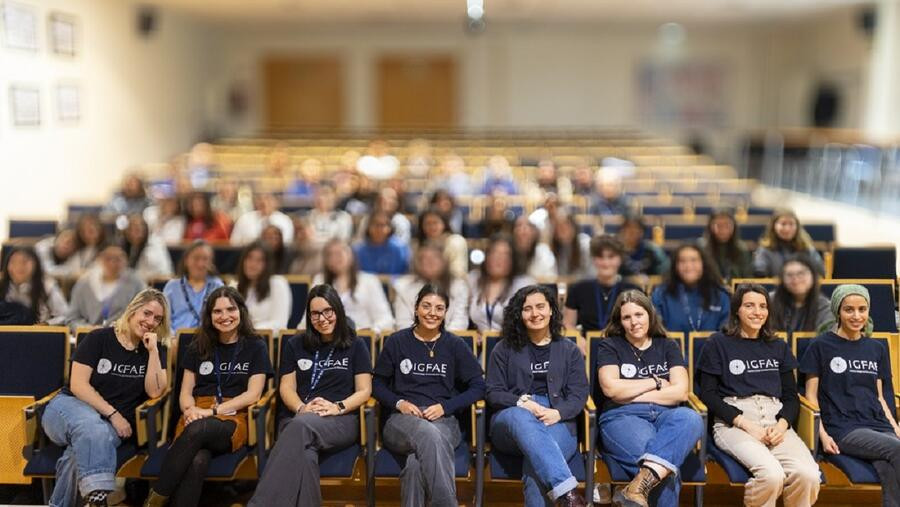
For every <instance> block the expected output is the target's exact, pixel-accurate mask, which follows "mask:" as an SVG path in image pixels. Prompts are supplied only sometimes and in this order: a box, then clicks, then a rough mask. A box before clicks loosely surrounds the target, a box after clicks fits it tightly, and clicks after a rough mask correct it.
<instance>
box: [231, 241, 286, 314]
mask: <svg viewBox="0 0 900 507" xmlns="http://www.w3.org/2000/svg"><path fill="white" fill-rule="evenodd" d="M274 267H275V266H274V263H273V259H272V255H271V252H269V250H268V248H266V246H265V245H264V244H263V242H261V241H254V242H253V243H250V244H249V245H247V246H246V247H245V248H244V251H243V252H241V258H240V260H239V261H238V272H237V280H236V281H233V282H232V283H231V285H232V287H236V288H237V290H238V292H240V293H241V296H242V297H243V298H244V301H245V302H246V303H247V310H249V312H250V319H251V320H252V321H253V327H254V329H271V330H278V329H284V328H286V327H287V323H288V319H289V318H290V316H291V299H292V297H291V287H290V285H289V284H288V281H287V279H285V278H284V277H283V276H281V275H278V274H276V273H275V271H274Z"/></svg>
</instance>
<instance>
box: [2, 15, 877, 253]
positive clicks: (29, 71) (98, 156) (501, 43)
mask: <svg viewBox="0 0 900 507" xmlns="http://www.w3.org/2000/svg"><path fill="white" fill-rule="evenodd" d="M24 1H26V2H27V3H29V4H31V5H37V6H38V10H39V15H40V16H41V19H42V24H41V30H42V31H41V41H40V42H41V49H40V50H39V51H38V52H37V54H29V53H22V52H21V51H13V50H9V49H6V48H4V47H2V45H0V172H2V174H3V176H4V178H11V179H12V180H14V181H16V184H15V185H8V184H3V185H0V238H4V237H5V236H6V226H7V218H8V217H9V216H11V215H12V216H26V217H27V216H33V217H48V216H49V217H60V218H61V217H62V215H63V211H64V208H65V204H66V203H67V202H102V201H105V200H106V198H107V196H108V195H109V194H110V193H111V192H112V191H113V188H114V187H115V186H116V184H117V183H118V182H119V181H120V178H121V176H122V174H123V172H125V171H126V170H127V169H128V168H129V167H132V166H134V165H136V164H144V163H148V162H164V161H166V160H167V159H168V158H169V157H171V156H172V155H173V154H175V153H178V152H180V151H184V150H186V149H188V148H189V146H190V145H191V144H192V143H194V142H196V141H197V140H200V139H201V138H203V137H204V136H205V135H207V134H218V135H235V134H247V133H252V132H254V131H255V130H256V129H258V128H259V127H261V126H262V122H263V118H262V116H263V104H264V102H263V97H262V89H263V87H262V82H261V76H262V72H261V68H262V61H263V60H264V59H265V57H266V56H268V55H271V54H290V55H296V54H307V55H322V54H325V55H337V56H338V58H339V60H340V61H341V65H342V70H343V75H344V79H343V83H344V84H343V88H344V89H343V91H342V93H343V98H344V109H343V110H344V118H343V122H344V125H346V126H369V125H373V124H375V123H376V121H377V118H376V107H377V105H376V100H377V99H376V95H377V92H376V90H375V83H376V82H377V72H376V69H377V61H378V58H379V57H380V56H382V55H385V54H429V53H430V54H449V55H452V56H453V57H454V58H455V59H456V62H457V72H456V75H457V81H458V82H457V91H458V95H457V96H458V100H457V104H458V112H457V113H458V114H457V118H458V119H459V125H460V126H461V127H487V126H498V127H565V126H576V127H578V126H622V125H641V121H642V120H641V118H640V117H639V114H638V112H637V108H636V93H637V92H636V91H635V74H636V69H637V67H638V66H639V65H641V64H642V63H643V62H646V61H648V60H654V59H655V60H666V59H675V60H678V59H683V60H687V61H702V62H715V63H720V64H722V65H723V66H724V68H725V69H727V76H728V77H727V79H726V81H725V88H724V89H725V98H726V113H727V123H726V125H725V126H724V127H723V128H720V129H716V132H715V135H711V136H710V138H709V141H710V145H711V148H712V149H713V154H714V155H715V156H716V157H717V158H718V159H719V160H721V161H726V162H728V161H731V160H733V155H734V152H733V150H732V148H733V146H734V141H735V140H736V139H737V138H738V137H739V136H740V135H741V133H742V132H744V131H745V130H746V129H757V128H763V127H768V126H774V125H789V126H804V125H806V124H807V123H806V122H807V117H808V108H809V103H810V102H809V100H810V96H811V91H812V89H813V84H814V83H815V82H816V80H818V79H820V78H821V77H823V76H824V77H831V78H836V79H839V80H840V81H841V82H842V83H843V84H842V86H846V88H847V90H848V92H849V95H850V97H849V99H848V102H847V105H848V107H847V108H846V109H845V110H844V111H843V113H842V115H841V117H840V122H841V126H844V127H849V128H853V127H859V126H861V125H862V118H861V113H860V111H861V110H864V107H863V105H864V101H865V97H864V96H863V93H862V90H865V89H866V77H867V73H868V51H869V47H868V44H867V43H866V41H865V40H864V38H863V37H862V36H861V35H860V33H859V32H858V31H857V30H856V28H855V26H854V20H855V11H853V10H846V9H845V10H837V11H833V12H829V13H824V14H821V15H818V16H816V17H813V18H805V19H800V20H793V21H789V22H777V23H776V22H756V23H752V24H747V23H737V24H735V23H727V24H724V25H721V24H712V23H704V24H687V25H686V27H687V37H686V39H685V42H684V44H683V45H682V46H681V47H680V48H678V49H676V50H671V49H668V50H667V49H664V48H663V47H662V46H661V45H660V44H659V42H658V37H657V23H652V24H651V23H645V22H629V23H609V22H607V23H595V24H591V25H586V24H581V25H546V26H540V25H538V24H521V23H518V24H502V23H495V24H490V25H489V26H488V30H487V31H486V32H485V33H483V34H481V35H478V36H470V35H467V34H465V33H463V31H462V29H461V23H462V22H461V21H460V22H458V23H456V22H455V23H452V24H442V25H415V24H397V25H394V24H380V25H377V26H362V25H351V26H343V27H341V26H308V25H299V26H284V25H281V26H259V25H257V26H252V25H251V26H243V25H235V24H228V23H217V22H213V21H205V20H203V21H201V20H198V19H195V18H192V17H190V16H188V15H186V14H183V13H180V12H178V11H173V10H172V9H164V8H161V9H159V20H158V29H157V31H156V32H155V33H154V35H153V36H152V37H150V38H148V39H142V38H140V37H139V36H138V35H137V34H136V31H135V6H136V5H137V2H131V1H124V0H123V1H119V0H24ZM53 9H59V10H61V11H64V12H69V13H72V14H76V15H77V16H79V19H80V22H81V26H80V34H81V43H80V54H79V56H78V57H77V58H75V59H74V60H65V59H61V58H58V57H55V56H52V55H51V54H49V52H48V51H47V48H46V46H47V44H46V24H45V22H44V21H43V20H44V19H45V17H46V15H47V13H48V12H49V11H50V10H53ZM61 79H74V80H75V81H77V82H79V83H80V84H81V88H82V94H83V111H82V120H81V121H80V123H78V124H77V125H72V126H68V125H60V124H59V123H58V122H57V121H56V120H55V116H54V115H55V105H54V104H53V103H52V96H51V94H50V92H51V91H52V89H53V86H54V84H55V83H56V82H57V81H58V80H61ZM18 82H25V83H34V82H36V83H37V84H38V85H39V86H40V87H41V91H42V103H41V106H42V109H43V113H42V116H43V118H42V120H43V123H42V125H41V126H40V127H37V128H14V127H12V125H11V121H10V118H9V114H8V113H9V111H8V103H9V101H8V97H7V93H8V92H7V89H8V86H9V84H11V83H18ZM235 85H237V86H238V88H239V89H241V90H243V92H244V93H245V98H246V104H247V107H246V110H245V111H244V112H243V113H241V114H238V115H234V114H233V113H232V112H229V110H228V106H227V104H228V97H229V93H230V91H231V90H232V88H234V87H235ZM641 126H644V127H649V128H652V129H654V130H656V131H658V132H660V133H663V134H666V135H671V136H673V137H677V136H678V135H680V134H683V132H678V131H676V130H673V129H667V128H660V127H659V126H655V125H641ZM5 181H10V179H5Z"/></svg>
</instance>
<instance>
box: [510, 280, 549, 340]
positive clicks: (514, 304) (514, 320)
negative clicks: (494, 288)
mask: <svg viewBox="0 0 900 507" xmlns="http://www.w3.org/2000/svg"><path fill="white" fill-rule="evenodd" d="M537 293H540V294H543V295H544V297H545V298H546V299H547V304H549V305H550V338H551V340H558V339H560V338H562V332H563V322H562V312H560V311H559V303H558V302H557V301H556V295H554V294H553V292H551V291H550V289H549V288H547V287H545V286H543V285H540V284H535V285H527V286H525V287H522V288H521V289H519V290H517V291H516V293H515V294H514V295H513V297H512V299H510V300H509V304H507V305H506V308H504V309H503V329H502V335H501V336H502V337H503V339H504V340H506V341H507V342H508V343H509V344H510V346H511V347H512V348H514V349H515V350H521V349H522V347H524V346H526V345H528V342H529V341H531V340H530V339H529V338H528V330H527V329H526V328H525V321H524V320H523V319H522V306H524V305H525V298H527V297H528V296H530V295H532V294H537Z"/></svg>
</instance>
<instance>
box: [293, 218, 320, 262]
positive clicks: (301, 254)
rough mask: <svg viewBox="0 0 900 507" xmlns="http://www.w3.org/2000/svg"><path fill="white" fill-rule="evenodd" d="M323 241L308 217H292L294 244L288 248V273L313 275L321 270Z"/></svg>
mask: <svg viewBox="0 0 900 507" xmlns="http://www.w3.org/2000/svg"><path fill="white" fill-rule="evenodd" d="M325 241H327V240H324V239H323V238H320V237H319V236H318V234H317V233H316V229H315V227H313V226H312V223H311V222H310V220H309V217H308V216H306V217H298V218H295V219H294V245H293V247H292V248H291V249H290V257H291V263H290V268H289V269H288V273H290V274H292V275H308V276H313V275H315V274H316V273H321V272H322V247H324V246H325Z"/></svg>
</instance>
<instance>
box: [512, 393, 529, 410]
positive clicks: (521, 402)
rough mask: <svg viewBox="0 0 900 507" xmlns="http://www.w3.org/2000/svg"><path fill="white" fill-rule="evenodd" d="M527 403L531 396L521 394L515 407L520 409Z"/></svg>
mask: <svg viewBox="0 0 900 507" xmlns="http://www.w3.org/2000/svg"><path fill="white" fill-rule="evenodd" d="M529 401H531V395H530V394H523V395H522V396H519V400H518V401H516V406H517V407H521V406H522V405H524V404H525V403H527V402H529Z"/></svg>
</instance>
